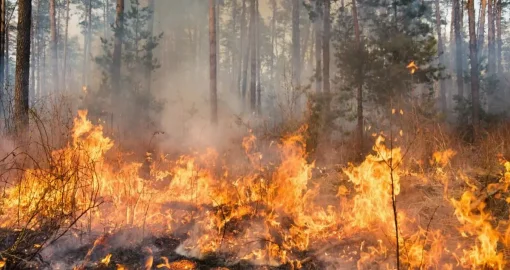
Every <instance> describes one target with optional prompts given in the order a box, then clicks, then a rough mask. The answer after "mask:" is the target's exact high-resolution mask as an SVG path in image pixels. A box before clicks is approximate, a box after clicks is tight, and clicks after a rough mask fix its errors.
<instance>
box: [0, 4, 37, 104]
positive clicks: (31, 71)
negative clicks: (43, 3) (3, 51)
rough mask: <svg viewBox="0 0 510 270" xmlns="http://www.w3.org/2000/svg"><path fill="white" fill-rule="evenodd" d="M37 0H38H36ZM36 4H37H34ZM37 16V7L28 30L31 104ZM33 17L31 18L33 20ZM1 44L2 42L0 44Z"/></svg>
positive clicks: (33, 95) (34, 95)
mask: <svg viewBox="0 0 510 270" xmlns="http://www.w3.org/2000/svg"><path fill="white" fill-rule="evenodd" d="M36 1H37V2H39V1H40V0H36ZM36 6H38V5H37V4H36ZM38 16H39V8H37V9H36V11H35V15H34V18H35V21H34V22H32V27H31V32H30V36H31V37H32V38H31V41H30V42H31V43H32V44H31V45H30V46H31V47H30V51H31V52H30V91H29V95H30V96H31V97H32V102H31V103H32V104H33V100H34V97H36V92H35V55H36V53H35V48H36V47H35V41H36V38H34V35H35V32H36V27H37V17H38ZM34 18H33V19H32V20H34ZM1 46H3V44H2V45H1Z"/></svg>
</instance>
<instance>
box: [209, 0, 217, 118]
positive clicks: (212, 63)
mask: <svg viewBox="0 0 510 270" xmlns="http://www.w3.org/2000/svg"><path fill="white" fill-rule="evenodd" d="M216 46H217V41H216V0H209V90H210V95H211V123H212V124H213V125H216V124H217V123H218V101H217V73H216V65H217V61H216V56H217V55H216V52H217V51H216Z"/></svg>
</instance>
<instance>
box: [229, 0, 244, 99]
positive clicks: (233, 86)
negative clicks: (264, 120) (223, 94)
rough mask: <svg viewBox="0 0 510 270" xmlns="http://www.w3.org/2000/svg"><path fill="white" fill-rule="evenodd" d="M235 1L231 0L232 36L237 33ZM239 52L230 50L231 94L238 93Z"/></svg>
mask: <svg viewBox="0 0 510 270" xmlns="http://www.w3.org/2000/svg"><path fill="white" fill-rule="evenodd" d="M237 12H238V10H237V0H233V1H232V14H231V16H232V29H231V30H232V33H234V35H235V34H236V33H237ZM234 44H235V41H234ZM238 50H239V51H236V50H235V49H234V48H232V50H231V52H230V53H231V60H232V62H231V70H232V73H231V75H232V78H231V80H232V82H231V87H230V88H231V89H230V91H231V92H232V93H236V91H238V89H239V85H238V84H236V83H237V77H238V75H237V74H238V73H239V70H240V69H238V68H237V67H238V66H239V64H238V62H239V55H240V50H241V47H239V48H238Z"/></svg>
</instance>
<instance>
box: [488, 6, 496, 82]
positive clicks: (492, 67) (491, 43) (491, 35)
mask: <svg viewBox="0 0 510 270" xmlns="http://www.w3.org/2000/svg"><path fill="white" fill-rule="evenodd" d="M488 1H489V3H488V10H487V12H488V18H487V19H488V24H489V25H488V29H487V30H488V34H487V38H488V46H487V48H488V50H489V55H488V59H487V60H488V65H487V71H488V73H489V76H492V75H494V74H495V72H496V59H495V58H496V46H495V29H494V11H495V10H494V0H488Z"/></svg>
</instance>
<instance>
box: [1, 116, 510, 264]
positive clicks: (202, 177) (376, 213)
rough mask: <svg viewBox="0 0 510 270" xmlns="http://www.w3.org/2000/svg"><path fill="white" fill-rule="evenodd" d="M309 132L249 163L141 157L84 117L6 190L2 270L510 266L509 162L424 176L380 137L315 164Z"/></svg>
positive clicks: (445, 154)
mask: <svg viewBox="0 0 510 270" xmlns="http://www.w3.org/2000/svg"><path fill="white" fill-rule="evenodd" d="M305 131H306V127H302V128H301V129H299V130H297V131H296V132H294V133H292V134H288V135H287V136H284V137H283V138H282V139H281V141H280V142H278V143H276V144H275V143H268V144H266V143H265V142H262V141H258V140H257V138H256V137H255V136H254V135H253V134H249V135H248V136H247V137H246V138H245V139H244V140H243V143H242V146H243V149H244V151H243V152H244V153H243V158H242V159H241V158H239V160H237V162H231V158H232V157H231V156H229V154H225V153H220V152H218V151H217V150H215V149H212V148H211V149H206V150H204V151H198V152H195V153H191V154H188V155H182V156H179V157H178V158H169V157H168V156H165V155H164V154H162V153H158V154H155V153H151V154H148V155H147V160H145V161H144V160H141V161H139V162H136V161H130V160H132V158H129V157H128V153H126V152H122V151H120V150H119V148H116V147H115V143H114V142H113V141H112V139H110V138H108V137H106V136H105V135H104V133H103V128H102V127H101V125H93V124H92V123H91V122H90V121H89V120H88V119H87V113H86V112H84V111H82V112H80V113H79V114H78V117H77V118H76V119H75V121H74V127H73V129H72V133H71V140H70V141H69V143H68V144H67V145H66V146H65V147H62V148H61V149H54V150H47V151H46V152H45V153H46V155H45V162H32V163H31V164H32V165H30V166H26V167H25V168H24V169H23V170H19V172H18V173H12V174H11V176H10V178H9V181H8V182H7V183H6V185H5V186H4V190H3V194H4V196H3V197H2V200H1V205H2V211H1V213H0V224H2V228H4V229H3V230H2V232H0V233H1V235H2V239H3V241H2V242H1V247H0V250H1V251H0V256H1V257H0V263H2V264H4V265H3V266H1V267H4V268H10V269H15V268H27V267H29V266H35V267H40V268H49V269H69V268H74V269H140V268H142V269H151V268H161V269H203V268H207V269H227V268H228V269H246V268H254V269H257V268H267V267H272V268H288V269H291V268H292V269H299V268H306V269H325V268H329V269H338V268H348V267H357V268H359V269H367V268H373V267H375V266H377V267H385V268H395V267H397V265H396V263H395V262H396V254H397V252H396V250H397V248H398V254H399V256H398V257H399V259H400V266H401V267H405V268H412V269H428V268H440V269H452V268H457V267H465V268H483V267H485V268H494V269H503V268H504V267H505V265H506V258H505V255H504V254H505V247H506V244H507V243H508V242H510V241H509V240H508V239H509V238H510V237H508V235H510V230H509V229H507V228H508V222H506V220H507V219H508V214H507V213H506V212H504V211H499V212H498V209H496V207H494V206H500V208H501V207H506V204H507V201H510V200H508V199H507V197H508V193H507V190H508V187H509V185H510V176H509V175H510V165H509V164H510V163H509V162H507V161H506V160H505V159H504V158H503V157H502V156H500V157H499V161H500V165H499V167H498V169H499V172H500V173H501V174H500V175H498V176H497V177H495V178H494V179H495V180H494V181H492V182H491V183H488V182H483V181H479V180H477V179H476V177H475V174H473V173H472V172H463V171H455V170H453V168H452V166H451V165H450V164H451V162H452V160H454V159H455V158H456V157H457V156H458V153H457V151H454V150H453V149H441V150H442V151H438V152H435V153H434V154H433V155H431V156H429V157H428V158H429V159H430V162H429V166H428V168H424V165H423V164H424V162H416V161H413V159H412V158H409V157H407V156H406V155H407V154H408V153H409V151H410V150H409V149H408V148H405V147H406V145H401V146H400V148H399V147H393V144H395V145H396V144H397V142H396V139H397V138H392V137H391V136H384V135H381V136H377V137H376V138H375V139H376V140H375V145H374V147H373V151H372V153H371V154H369V155H368V156H367V157H366V158H365V160H364V161H363V162H362V163H360V164H347V166H345V167H344V168H342V169H341V170H337V169H335V168H334V166H326V167H323V168H316V166H315V163H314V162H308V161H307V160H308V156H307V152H306V150H305V149H306V145H305V138H304V134H305ZM397 134H399V133H397ZM397 136H398V137H399V138H400V137H402V132H400V134H399V135H397ZM385 140H386V141H388V142H389V144H388V143H385ZM3 162H4V163H6V164H7V163H9V162H11V163H16V162H19V157H18V158H12V159H4V161H3ZM407 163H410V164H407ZM414 163H415V164H414ZM6 167H9V166H6ZM11 168H12V166H11ZM416 168H418V169H416ZM394 206H395V207H394ZM498 213H499V214H498ZM502 213H506V214H502ZM498 215H499V216H498ZM396 231H397V232H398V238H397V237H396V233H395V232H396ZM397 239H398V242H397ZM397 243H398V244H397Z"/></svg>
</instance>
